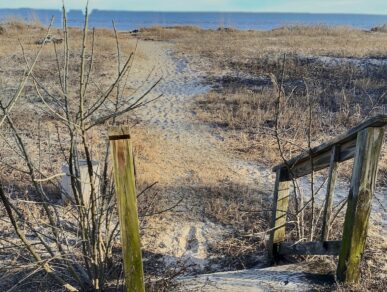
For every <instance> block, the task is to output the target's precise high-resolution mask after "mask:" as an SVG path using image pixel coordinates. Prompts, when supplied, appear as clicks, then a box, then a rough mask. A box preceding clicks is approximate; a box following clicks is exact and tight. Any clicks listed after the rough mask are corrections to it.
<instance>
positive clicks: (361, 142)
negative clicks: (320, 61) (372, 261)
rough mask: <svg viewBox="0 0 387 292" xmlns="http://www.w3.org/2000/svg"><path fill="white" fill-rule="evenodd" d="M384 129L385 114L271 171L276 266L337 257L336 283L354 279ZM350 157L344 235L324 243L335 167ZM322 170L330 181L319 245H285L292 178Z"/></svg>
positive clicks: (272, 248)
mask: <svg viewBox="0 0 387 292" xmlns="http://www.w3.org/2000/svg"><path fill="white" fill-rule="evenodd" d="M386 125H387V116H386V115H380V116H376V117H373V118H370V119H368V120H367V121H365V122H364V123H362V124H360V125H358V126H357V127H355V128H353V129H351V130H350V131H348V132H347V133H346V134H344V135H341V136H338V137H337V138H335V139H333V140H332V141H330V142H329V143H325V144H322V145H320V146H318V147H315V148H313V149H311V151H309V152H308V153H305V154H301V155H299V156H297V157H294V158H293V159H291V160H289V161H287V162H286V163H283V164H281V165H277V166H275V167H274V168H273V171H274V172H276V182H275V187H274V204H273V215H272V223H271V230H272V231H271V233H270V239H269V243H268V244H269V252H270V255H271V257H272V259H273V262H278V260H279V259H280V258H281V256H283V255H289V254H297V255H334V256H335V255H338V256H339V263H338V266H337V272H336V274H337V279H338V280H339V281H341V282H349V283H351V282H357V281H358V280H359V276H360V275H359V273H360V269H359V268H360V262H361V258H362V255H363V251H364V246H365V241H366V236H367V229H368V221H369V216H370V212H371V202H372V197H373V193H374V190H375V183H376V177H377V170H378V161H379V157H380V152H381V148H382V144H383V140H384V126H386ZM352 158H354V164H353V170H352V180H351V186H350V191H349V196H348V202H347V211H346V215H345V222H344V230H343V237H342V240H341V241H328V236H329V227H330V223H331V210H332V201H333V195H334V187H335V182H336V177H337V166H338V164H339V163H341V162H343V161H346V160H349V159H352ZM325 168H329V177H328V185H327V194H326V200H325V206H324V217H323V226H322V234H321V239H320V241H317V242H301V243H293V242H285V237H286V234H285V231H286V217H287V216H286V215H287V213H288V203H289V186H290V182H291V180H292V179H296V178H300V177H302V176H306V175H309V174H311V173H313V172H314V171H319V170H322V169H325Z"/></svg>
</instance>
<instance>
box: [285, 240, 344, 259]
mask: <svg viewBox="0 0 387 292" xmlns="http://www.w3.org/2000/svg"><path fill="white" fill-rule="evenodd" d="M340 246H341V241H339V240H338V241H323V242H321V241H310V242H299V243H294V242H282V243H280V244H279V251H278V252H279V254H280V255H330V256H336V255H338V254H339V252H340Z"/></svg>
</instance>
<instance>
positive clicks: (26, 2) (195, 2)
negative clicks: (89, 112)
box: [0, 0, 387, 14]
mask: <svg viewBox="0 0 387 292" xmlns="http://www.w3.org/2000/svg"><path fill="white" fill-rule="evenodd" d="M61 3H62V1H61V0H0V8H26V7H28V8H46V9H59V8H60V7H61V5H62V4H61ZM65 3H66V7H67V9H83V8H84V6H85V3H86V0H65ZM89 6H90V8H91V9H104V10H137V11H144V10H150V11H222V12H225V11H246V12H311V13H361V14H387V0H90V5H89Z"/></svg>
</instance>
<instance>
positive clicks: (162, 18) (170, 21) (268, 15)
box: [0, 8, 387, 31]
mask: <svg viewBox="0 0 387 292" xmlns="http://www.w3.org/2000/svg"><path fill="white" fill-rule="evenodd" d="M61 15H62V12H61V10H60V9H57V10H55V9H31V8H20V9H0V21H4V20H6V19H8V18H17V19H21V20H24V21H27V22H28V21H31V20H32V21H36V20H39V21H40V22H41V23H42V24H45V25H47V24H48V23H49V21H50V19H51V17H52V16H54V17H55V23H54V26H55V27H61V21H62V19H61V18H62V16H61ZM83 18H84V14H83V11H82V10H69V12H68V21H69V25H70V26H75V27H80V26H82V24H83ZM112 20H114V21H115V24H116V26H117V29H119V30H134V29H139V28H143V27H144V28H149V27H153V26H163V27H165V26H195V27H200V28H203V29H217V28H219V27H230V28H235V29H238V30H264V31H267V30H272V29H275V28H280V27H284V26H291V25H326V26H329V27H335V26H349V27H353V28H357V29H365V30H369V29H371V28H373V27H376V26H381V25H383V24H385V23H387V15H371V14H342V13H338V14H327V13H293V12H292V13H284V12H198V11H195V12H167V11H114V10H99V9H94V10H92V11H91V13H90V26H91V27H96V28H112Z"/></svg>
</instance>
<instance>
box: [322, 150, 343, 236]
mask: <svg viewBox="0 0 387 292" xmlns="http://www.w3.org/2000/svg"><path fill="white" fill-rule="evenodd" d="M339 154H340V146H333V147H332V153H331V161H330V166H329V177H328V185H327V195H326V199H325V207H324V217H323V222H322V224H323V226H322V232H321V241H327V240H328V237H329V227H330V224H331V214H332V202H333V195H334V193H335V186H336V179H337V168H338V166H339V163H338V160H339Z"/></svg>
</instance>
